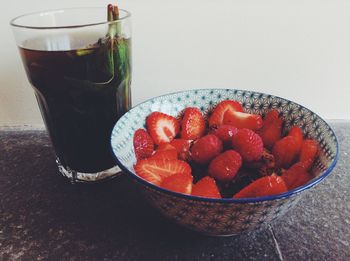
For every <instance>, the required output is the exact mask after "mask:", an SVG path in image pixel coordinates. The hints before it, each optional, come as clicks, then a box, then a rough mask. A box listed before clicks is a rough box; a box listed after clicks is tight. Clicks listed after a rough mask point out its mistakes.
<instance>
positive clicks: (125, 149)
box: [111, 89, 338, 184]
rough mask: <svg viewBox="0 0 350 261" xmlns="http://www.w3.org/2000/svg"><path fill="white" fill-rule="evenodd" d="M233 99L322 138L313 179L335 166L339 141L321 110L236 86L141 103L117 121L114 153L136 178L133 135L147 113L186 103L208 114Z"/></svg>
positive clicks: (174, 113) (170, 110) (286, 127)
mask: <svg viewBox="0 0 350 261" xmlns="http://www.w3.org/2000/svg"><path fill="white" fill-rule="evenodd" d="M227 99H232V100H237V101H239V102H241V103H242V105H243V107H244V108H245V110H246V111H247V112H249V113H255V114H260V115H264V114H265V113H266V112H268V111H269V110H271V109H277V110H278V111H279V112H280V113H281V114H282V117H283V119H284V126H283V132H284V134H285V133H286V132H287V131H288V130H289V129H290V128H291V127H292V126H294V125H298V126H300V127H301V128H302V130H303V132H304V134H305V136H306V137H308V138H312V139H315V140H317V141H318V143H319V145H320V151H319V154H318V157H317V159H316V161H315V164H314V167H313V168H312V170H311V171H312V173H313V174H314V175H315V178H314V179H313V180H311V181H310V182H309V183H308V184H310V183H317V182H316V180H317V179H322V178H324V176H325V174H326V173H325V172H326V171H327V169H329V168H331V167H333V166H334V164H335V161H336V158H337V152H338V145H337V139H336V136H335V134H334V132H333V130H332V129H331V128H330V126H329V125H328V124H327V123H326V122H325V121H324V120H323V119H322V118H321V117H319V116H318V115H317V114H315V113H313V112H312V111H310V110H309V109H307V108H305V107H303V106H301V105H299V104H297V103H294V102H292V101H289V100H286V99H283V98H280V97H276V96H273V95H268V94H263V93H258V92H253V91H244V90H235V89H201V90H188V91H182V92H177V93H172V94H168V95H163V96H159V97H156V98H153V99H150V100H147V101H146V102H144V103H141V104H139V105H137V106H135V107H134V108H133V109H131V110H130V111H129V112H127V113H126V114H124V115H123V116H122V117H121V118H120V119H119V121H118V122H117V123H116V125H115V127H114V129H113V131H112V136H111V144H112V149H113V153H114V154H115V156H116V158H117V161H118V163H119V165H122V166H121V167H122V168H123V169H124V170H127V171H128V172H129V174H131V175H133V176H134V177H135V178H137V179H139V180H140V178H139V177H138V176H137V175H136V174H135V172H134V168H133V165H134V164H135V163H136V158H135V154H134V149H133V142H132V141H133V135H134V132H135V130H137V129H138V128H145V122H146V117H147V116H148V115H149V114H150V113H151V112H153V111H161V112H164V113H167V114H169V115H172V116H175V117H177V116H178V115H179V114H180V112H181V111H182V110H183V109H184V108H186V107H189V106H191V107H198V108H200V109H201V111H202V112H203V113H204V114H206V113H207V112H209V111H211V110H212V109H213V107H215V105H216V104H217V103H219V102H220V101H223V100H227Z"/></svg>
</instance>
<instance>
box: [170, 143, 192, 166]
mask: <svg viewBox="0 0 350 261" xmlns="http://www.w3.org/2000/svg"><path fill="white" fill-rule="evenodd" d="M170 144H171V145H172V146H174V147H175V148H176V150H177V155H178V157H179V159H181V160H185V161H188V160H190V159H191V153H190V148H191V144H192V141H190V140H185V139H173V140H172V141H171V142H170Z"/></svg>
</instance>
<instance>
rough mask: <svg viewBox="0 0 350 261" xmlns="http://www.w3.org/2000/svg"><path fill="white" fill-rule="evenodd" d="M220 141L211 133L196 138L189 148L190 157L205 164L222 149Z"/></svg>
mask: <svg viewBox="0 0 350 261" xmlns="http://www.w3.org/2000/svg"><path fill="white" fill-rule="evenodd" d="M222 149H223V148H222V141H221V140H220V139H219V138H218V137H216V136H215V135H213V134H208V135H206V136H203V137H202V138H200V139H198V140H197V141H196V142H195V144H193V146H192V148H191V155H192V159H193V160H194V161H195V162H197V163H199V164H207V163H209V162H210V161H211V160H212V159H213V158H215V157H216V156H217V155H219V154H220V153H221V151H222Z"/></svg>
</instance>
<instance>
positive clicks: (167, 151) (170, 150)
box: [152, 143, 177, 160]
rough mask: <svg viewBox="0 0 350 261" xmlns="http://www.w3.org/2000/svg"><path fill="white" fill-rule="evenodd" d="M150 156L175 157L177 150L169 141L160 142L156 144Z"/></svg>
mask: <svg viewBox="0 0 350 261" xmlns="http://www.w3.org/2000/svg"><path fill="white" fill-rule="evenodd" d="M152 158H163V159H169V160H171V159H177V150H176V148H175V147H174V146H172V145H171V144H169V143H162V144H160V145H159V146H158V148H157V150H156V152H155V153H154V154H153V156H152Z"/></svg>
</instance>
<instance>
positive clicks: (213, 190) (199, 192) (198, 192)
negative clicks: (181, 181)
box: [192, 176, 221, 198]
mask: <svg viewBox="0 0 350 261" xmlns="http://www.w3.org/2000/svg"><path fill="white" fill-rule="evenodd" d="M192 195H193V196H198V197H206V198H221V195H220V191H219V188H218V186H217V185H216V182H215V179H213V178H211V177H208V176H206V177H204V178H202V179H201V180H199V181H198V182H197V183H196V184H194V185H193V187H192Z"/></svg>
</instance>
